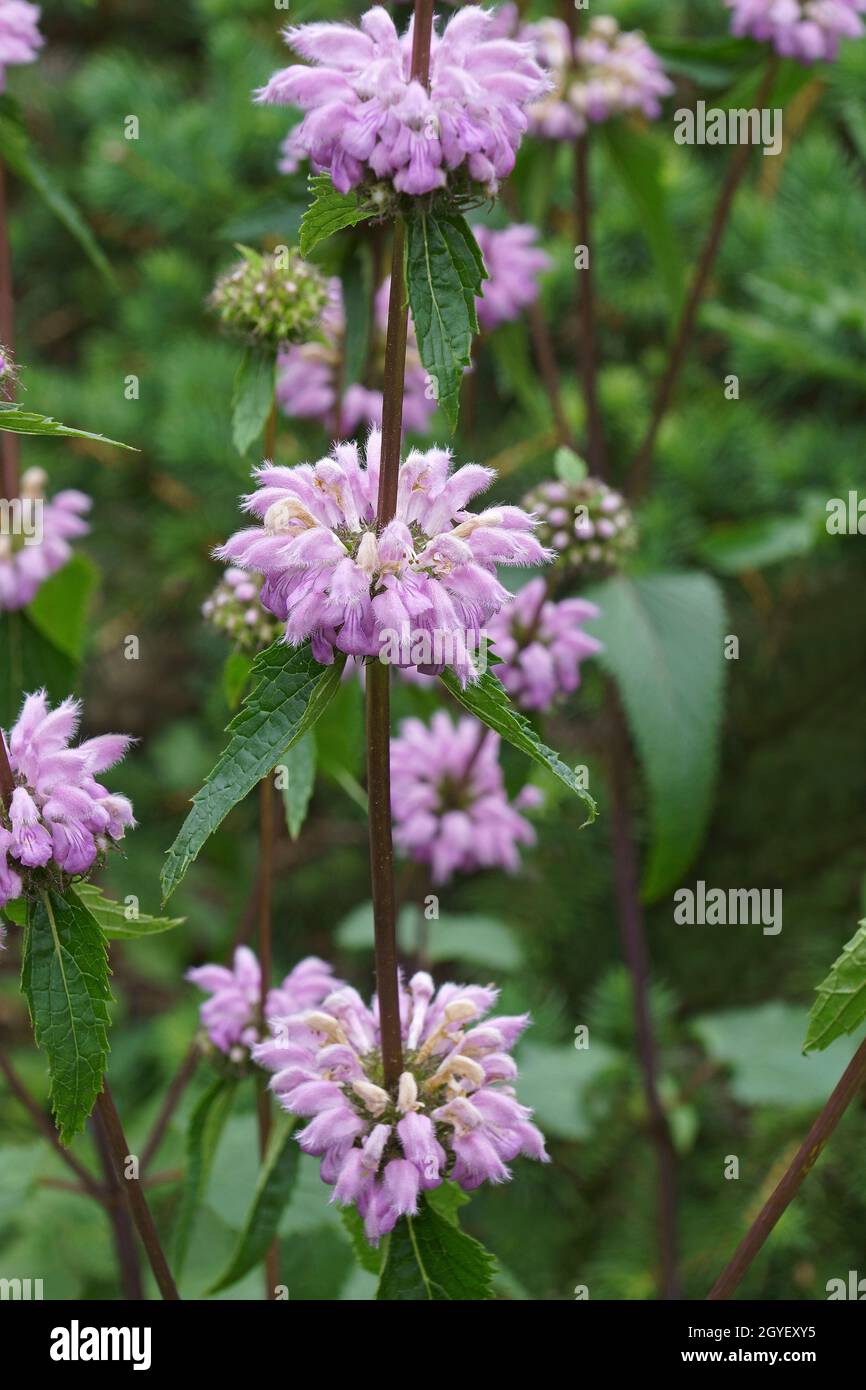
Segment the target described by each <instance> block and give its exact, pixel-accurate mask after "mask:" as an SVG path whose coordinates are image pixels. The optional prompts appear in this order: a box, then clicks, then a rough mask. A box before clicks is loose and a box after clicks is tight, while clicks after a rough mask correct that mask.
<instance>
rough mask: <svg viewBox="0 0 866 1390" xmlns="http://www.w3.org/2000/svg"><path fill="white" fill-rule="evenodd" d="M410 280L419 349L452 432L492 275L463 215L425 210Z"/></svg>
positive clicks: (411, 250)
mask: <svg viewBox="0 0 866 1390" xmlns="http://www.w3.org/2000/svg"><path fill="white" fill-rule="evenodd" d="M406 276H407V285H408V291H409V304H410V306H411V309H412V321H413V323H414V325H415V336H416V338H417V340H418V351H419V353H420V356H421V362H422V364H423V366H424V369H425V371H426V372H427V373H428V375H429V377H430V380H431V382H432V383H433V388H434V391H435V394H436V399H437V401H438V402H439V404H440V405H441V406H442V408H443V410H444V411H445V414H446V415H447V417H448V421H449V423H450V425H451V428H452V430H454V429H456V428H457V416H458V413H459V409H460V386H461V382H462V380H463V372H464V370H465V368H466V367H468V366H469V365H470V363H471V361H472V335H473V333H477V332H478V314H477V311H476V304H475V300H476V297H477V296H478V295H480V293H481V283H482V280H483V279H484V278H485V276H486V272H485V270H484V262H483V260H482V259H481V253H480V252H479V250H478V243H477V242H476V240H475V237H474V236H473V234H472V230H471V228H470V227H469V225H468V223H467V222H466V220H465V218H463V217H453V218H451V217H435V216H434V215H433V214H432V213H425V212H420V213H418V214H417V215H416V216H415V217H413V218H412V219H411V221H410V222H409V224H408V246H407V255H406Z"/></svg>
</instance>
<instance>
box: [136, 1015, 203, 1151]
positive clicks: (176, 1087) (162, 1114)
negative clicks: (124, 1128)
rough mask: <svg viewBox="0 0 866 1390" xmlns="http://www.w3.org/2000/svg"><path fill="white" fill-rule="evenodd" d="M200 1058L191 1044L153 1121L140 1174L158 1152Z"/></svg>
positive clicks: (198, 1050)
mask: <svg viewBox="0 0 866 1390" xmlns="http://www.w3.org/2000/svg"><path fill="white" fill-rule="evenodd" d="M200 1056H201V1052H200V1049H199V1045H198V1042H193V1043H191V1044H190V1046H189V1047H188V1048H187V1051H186V1053H185V1054H184V1058H183V1061H182V1062H181V1064H180V1066H179V1067H178V1069H177V1071H176V1072H175V1075H174V1078H173V1080H172V1082H171V1084H170V1085H169V1088H168V1090H167V1091H166V1093H165V1098H164V1100H163V1102H162V1105H161V1107H160V1111H159V1114H158V1115H157V1117H156V1119H155V1120H154V1123H153V1129H152V1130H151V1131H150V1134H149V1136H148V1140H147V1143H146V1144H145V1146H144V1148H143V1149H142V1151H141V1171H142V1174H144V1173H145V1172H146V1171H147V1169H148V1168H149V1167H150V1165H151V1163H152V1162H153V1160H154V1158H155V1157H156V1155H157V1153H158V1151H159V1146H160V1144H161V1143H162V1141H163V1139H164V1138H165V1133H166V1130H167V1129H168V1126H169V1122H170V1120H171V1117H172V1115H173V1114H174V1112H175V1110H176V1109H177V1106H178V1102H179V1101H180V1098H181V1096H182V1095H183V1093H184V1091H185V1090H186V1088H187V1086H188V1085H189V1083H190V1081H191V1080H192V1078H193V1075H194V1074H195V1069H196V1067H197V1066H198V1062H199V1057H200Z"/></svg>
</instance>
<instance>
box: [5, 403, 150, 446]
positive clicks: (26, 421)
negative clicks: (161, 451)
mask: <svg viewBox="0 0 866 1390" xmlns="http://www.w3.org/2000/svg"><path fill="white" fill-rule="evenodd" d="M0 430H11V431H12V433H13V434H53V435H58V436H63V437H64V438H67V439H93V440H95V441H96V443H97V444H113V445H114V446H115V448H117V449H131V450H132V451H133V452H134V453H138V450H137V449H136V448H135V446H134V445H133V444H122V443H121V442H120V440H119V439H108V438H107V437H106V436H105V435H104V434H92V433H91V432H90V430H78V429H74V428H73V426H72V425H61V423H60V421H59V420H52V419H51V416H50V415H38V414H37V413H36V411H34V410H22V409H21V408H20V407H19V406H17V405H10V404H8V403H3V404H0Z"/></svg>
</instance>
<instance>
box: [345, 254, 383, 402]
mask: <svg viewBox="0 0 866 1390" xmlns="http://www.w3.org/2000/svg"><path fill="white" fill-rule="evenodd" d="M340 281H341V283H342V286H343V309H344V313H345V320H346V336H345V340H344V343H343V372H342V377H343V379H342V387H343V390H344V391H345V389H346V388H347V387H348V386H354V384H355V382H357V381H360V380H361V379H362V377H363V375H364V370H365V368H366V366H367V355H368V351H369V346H370V330H371V327H372V321H373V313H372V310H373V296H374V291H375V288H376V287H375V285H374V284H373V258H372V256H371V254H370V248H369V246H367V245H365V244H363V243H359V244H358V245H357V246H356V247H354V249H353V251H352V254H351V255H350V256H349V258H348V261H347V263H346V265H345V266H344V267H343V271H342V273H341V275H340Z"/></svg>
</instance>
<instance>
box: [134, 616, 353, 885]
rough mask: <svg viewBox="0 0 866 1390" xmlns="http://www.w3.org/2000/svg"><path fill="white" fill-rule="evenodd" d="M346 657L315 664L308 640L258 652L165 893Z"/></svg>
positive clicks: (327, 698) (264, 771)
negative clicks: (251, 685)
mask: <svg viewBox="0 0 866 1390" xmlns="http://www.w3.org/2000/svg"><path fill="white" fill-rule="evenodd" d="M345 661H346V658H345V657H344V656H340V657H339V658H338V659H337V660H336V661H335V662H334V664H333V665H332V666H320V665H319V663H318V662H317V661H316V660H314V658H313V656H312V653H311V651H310V644H309V642H305V643H304V645H303V646H302V647H287V646H286V645H285V643H283V642H275V643H274V644H273V646H271V647H268V649H267V651H264V652H262V653H261V654H260V655H259V656H258V657H257V658H256V661H255V665H254V666H253V677H252V678H253V681H254V682H255V684H254V688H253V690H252V691H251V693H250V694H249V695H248V696H247V698H246V699H245V700H244V703H243V705H242V707H241V709H240V711H239V713H238V714H237V715H236V716H235V718H234V719H233V720H232V722H231V724H229V727H228V733H229V734H230V736H231V737H230V739H229V744H228V747H227V748H226V750H225V752H224V753H223V755H222V757H221V758H220V759H219V762H218V763H217V765H216V767H215V768H214V769H213V771H212V772H211V774H210V776H209V777H208V778H207V781H206V782H205V784H204V786H203V787H202V789H201V791H199V792H196V794H195V796H194V797H193V800H192V810H191V811H190V813H189V815H188V816H187V818H186V820H185V821H184V823H183V825H182V826H181V830H180V834H179V835H178V837H177V839H176V840H175V842H174V844H173V845H172V847H171V849H170V850H169V851H168V854H167V856H166V861H165V864H164V865H163V870H162V887H163V893H164V895H165V898H168V897H169V896H170V895H171V894H172V893H173V892H174V890H175V888H176V887H177V885H178V884H179V883H180V881H181V879H182V878H183V877H184V874H185V873H186V871H187V869H188V868H189V866H190V864H191V863H192V862H193V860H194V859H195V857H196V855H197V854H198V852H199V850H200V849H201V847H202V845H203V844H204V843H205V841H206V840H207V839H208V837H209V836H211V835H212V834H213V833H214V831H215V830H216V829H217V827H218V826H219V825H221V824H222V822H223V820H224V819H225V817H226V816H227V815H228V813H229V811H230V810H231V809H232V807H233V806H236V805H237V803H238V802H239V801H242V800H243V798H244V797H245V796H246V795H247V793H248V792H251V791H252V789H253V787H254V786H255V785H256V783H257V782H260V781H261V779H262V778H263V777H266V776H267V775H268V773H270V771H271V769H272V768H274V767H276V765H277V763H278V762H279V761H280V758H281V757H282V755H283V754H284V753H286V752H287V751H288V749H290V748H291V747H293V745H294V744H296V743H297V742H298V740H299V739H301V738H303V736H304V734H305V733H307V732H308V730H310V729H312V727H313V725H314V724H315V723H316V720H317V719H318V718H319V716H320V715H321V714H322V711H323V710H325V709H326V708H327V706H328V705H329V704H330V702H331V700H332V699H333V698H334V696H335V695H336V693H337V690H338V689H339V686H340V676H341V675H342V671H343V666H344V665H345Z"/></svg>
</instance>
